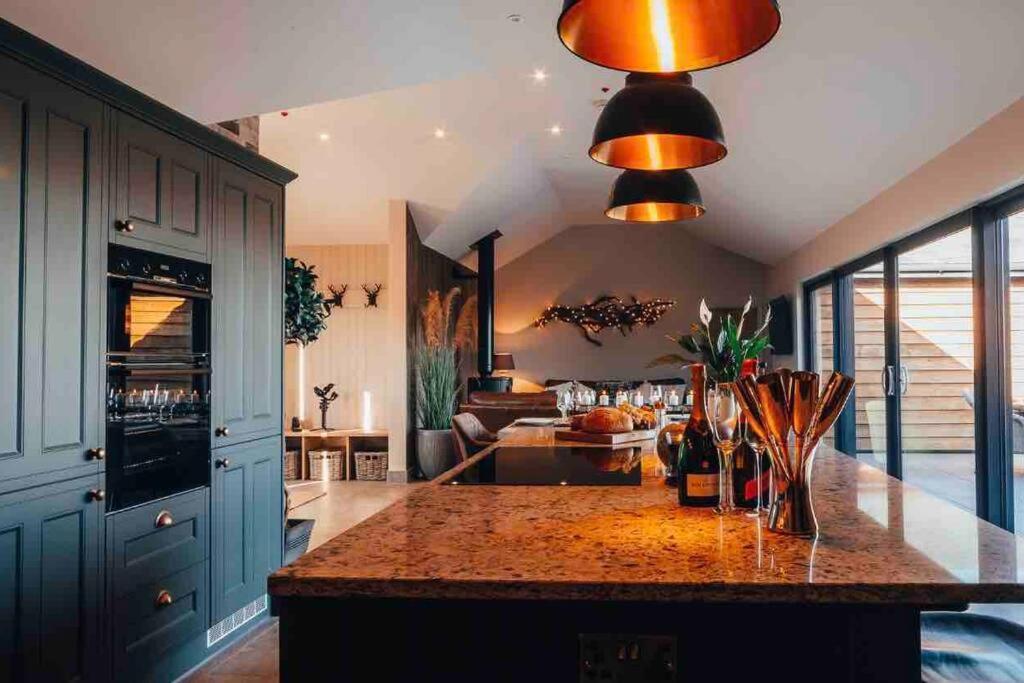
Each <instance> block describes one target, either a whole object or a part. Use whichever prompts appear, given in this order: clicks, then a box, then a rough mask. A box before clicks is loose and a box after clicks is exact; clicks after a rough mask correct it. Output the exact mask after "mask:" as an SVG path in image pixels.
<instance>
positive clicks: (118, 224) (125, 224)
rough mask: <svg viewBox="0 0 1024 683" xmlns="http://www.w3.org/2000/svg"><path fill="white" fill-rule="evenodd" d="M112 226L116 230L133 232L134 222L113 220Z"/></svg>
mask: <svg viewBox="0 0 1024 683" xmlns="http://www.w3.org/2000/svg"><path fill="white" fill-rule="evenodd" d="M114 228H115V229H116V230H117V231H118V232H135V224H134V223H132V222H131V221H114Z"/></svg>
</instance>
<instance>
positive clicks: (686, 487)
mask: <svg viewBox="0 0 1024 683" xmlns="http://www.w3.org/2000/svg"><path fill="white" fill-rule="evenodd" d="M690 377H691V383H692V384H693V409H692V411H691V412H690V421H689V422H687V423H686V430H685V431H684V432H683V442H682V443H681V444H680V446H679V467H678V475H677V476H678V478H679V504H680V505H691V506H696V507H711V506H713V505H717V504H718V472H719V470H718V451H717V450H716V449H715V442H714V439H713V438H712V437H711V425H709V424H708V419H707V416H706V415H705V413H704V390H705V379H704V366H703V365H700V364H695V365H691V366H690Z"/></svg>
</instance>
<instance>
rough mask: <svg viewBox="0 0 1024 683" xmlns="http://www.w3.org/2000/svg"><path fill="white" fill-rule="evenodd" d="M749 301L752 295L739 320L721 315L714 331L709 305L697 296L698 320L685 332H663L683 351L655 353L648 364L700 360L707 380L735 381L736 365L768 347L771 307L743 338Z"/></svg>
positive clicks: (754, 356)
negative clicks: (654, 356) (664, 353)
mask: <svg viewBox="0 0 1024 683" xmlns="http://www.w3.org/2000/svg"><path fill="white" fill-rule="evenodd" d="M753 303H754V300H753V297H751V298H748V299H747V303H746V305H745V306H744V307H743V312H742V313H741V314H740V319H739V321H734V320H733V319H732V316H731V315H727V316H725V318H724V319H723V318H719V321H720V323H721V325H720V329H719V330H718V333H717V334H714V333H712V331H711V320H712V317H713V316H712V314H711V309H710V308H708V305H707V303H706V302H705V301H704V299H701V300H700V323H693V324H692V325H690V332H689V334H679V335H671V334H670V335H666V336H667V337H668V339H669V340H670V341H672V342H674V343H675V344H678V345H679V346H680V347H681V348H682V350H683V352H684V353H685V355H684V354H680V353H669V354H666V355H664V356H659V357H658V358H655V359H654V360H652V361H651V362H650V363H649V364H648V367H655V366H657V365H683V366H685V365H689V364H690V363H694V362H696V363H703V364H704V368H705V374H706V377H707V379H708V381H710V382H734V381H736V380H737V379H739V376H740V367H741V366H742V365H743V361H744V360H748V359H751V358H757V357H758V356H760V355H761V353H762V352H763V351H764V350H765V349H767V348H770V344H769V343H768V342H769V340H768V334H767V333H766V330H767V329H768V322H769V321H770V320H771V309H768V313H767V315H765V318H764V321H763V322H762V323H761V326H760V327H758V328H757V329H756V330H754V332H753V334H751V335H750V336H749V337H747V338H746V339H744V338H743V326H744V323H745V322H746V318H747V314H748V313H750V310H751V308H752V307H753Z"/></svg>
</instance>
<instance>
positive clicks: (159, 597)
mask: <svg viewBox="0 0 1024 683" xmlns="http://www.w3.org/2000/svg"><path fill="white" fill-rule="evenodd" d="M172 604H174V598H172V597H171V594H170V593H169V592H168V591H165V590H162V591H160V592H159V593H157V594H156V606H157V607H169V606H170V605H172Z"/></svg>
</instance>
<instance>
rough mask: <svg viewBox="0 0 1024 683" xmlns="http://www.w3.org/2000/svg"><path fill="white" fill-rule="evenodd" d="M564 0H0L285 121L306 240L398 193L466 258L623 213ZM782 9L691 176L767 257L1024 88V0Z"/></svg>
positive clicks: (590, 73)
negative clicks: (601, 149)
mask: <svg viewBox="0 0 1024 683" xmlns="http://www.w3.org/2000/svg"><path fill="white" fill-rule="evenodd" d="M560 5H561V3H560V2H559V0H506V2H504V3H497V2H493V1H490V0H489V1H484V0H461V1H458V0H432V1H431V2H426V3H425V2H421V1H419V0H416V1H413V0H406V1H399V0H376V1H374V2H365V1H356V0H347V1H341V0H304V2H302V3H289V2H281V0H272V1H271V0H231V1H224V2H209V1H208V0H206V1H203V2H200V1H199V0H179V1H178V2H175V3H165V2H157V1H155V0H150V1H148V2H146V1H140V0H93V1H92V2H91V3H90V4H89V8H88V11H81V10H80V11H79V12H77V13H75V15H74V18H73V19H69V15H68V11H67V2H66V0H0V16H3V17H4V18H5V19H8V20H10V21H13V22H14V23H16V24H18V25H20V26H22V27H23V28H26V29H27V30H29V31H31V32H33V33H36V34H38V35H40V36H42V37H43V38H45V39H47V40H50V41H51V42H54V43H55V44H57V45H58V46H59V47H62V48H63V49H65V50H68V51H69V52H71V53H73V54H75V55H77V56H79V57H82V58H83V59H85V60H86V61H88V62H90V63H92V64H94V65H95V66H97V67H98V68H100V69H102V70H104V71H107V72H109V73H111V74H113V75H115V76H117V77H118V78H121V79H122V80H124V81H126V82H128V83H129V84H131V85H133V86H135V87H137V88H139V89H140V90H142V91H144V92H146V93H148V94H150V95H153V96H154V97H156V98H158V99H160V100H162V101H164V102H166V103H167V104H169V105H171V106H173V107H176V108H178V109H180V110H182V111H184V112H186V113H189V114H190V115H192V116H194V117H196V118H197V119H199V120H202V121H216V120H222V119H227V118H233V117H238V116H243V115H248V114H254V113H267V112H271V113H270V114H267V115H266V116H264V117H263V119H262V127H263V131H262V142H261V144H262V151H263V152H264V154H266V155H267V156H270V157H271V158H274V159H275V160H277V161H279V162H281V163H283V164H285V165H286V166H290V167H291V168H293V169H294V170H296V171H297V172H298V173H299V174H300V179H299V180H298V181H296V183H295V184H293V185H292V186H291V187H290V188H289V195H288V230H289V235H290V240H291V241H294V242H305V243H311V242H321V243H322V242H360V241H383V239H384V225H385V201H386V199H388V198H403V199H408V200H409V201H410V202H411V203H412V207H413V214H414V216H415V218H416V220H417V224H418V225H419V227H420V230H421V233H423V235H424V237H425V240H426V242H427V243H428V244H430V245H432V246H434V247H435V248H438V249H440V250H442V251H444V252H446V253H448V254H450V255H452V256H455V257H458V256H461V255H462V254H463V253H464V252H465V248H466V246H467V245H468V244H469V243H471V242H472V241H474V240H475V239H476V238H477V237H479V236H481V235H484V234H486V233H488V232H490V231H491V230H493V229H494V228H495V227H498V228H500V229H501V230H502V232H504V233H505V234H506V235H507V237H506V238H505V239H503V240H501V241H500V242H499V243H498V244H499V253H498V259H499V262H507V261H508V260H509V259H511V258H514V257H515V256H517V255H518V254H520V253H522V252H523V251H525V250H528V249H529V248H531V247H532V246H534V245H536V244H538V243H540V242H541V241H543V240H544V239H547V238H548V237H550V236H552V235H554V234H556V233H557V232H559V231H561V230H563V229H564V228H565V227H567V226H569V225H576V224H593V223H599V222H602V221H604V220H605V219H604V218H603V216H602V208H603V203H604V201H605V197H606V195H607V191H608V188H609V185H610V183H611V181H612V179H613V178H614V176H615V173H614V172H613V171H610V170H608V169H605V168H602V167H600V166H598V165H597V164H594V163H593V162H591V161H590V160H589V159H588V158H587V157H586V152H585V150H586V148H587V147H588V143H589V138H590V133H591V130H592V127H593V123H594V120H595V119H596V116H597V109H596V108H595V107H594V106H593V104H592V101H593V100H595V99H597V98H600V97H602V96H603V95H602V94H601V91H600V88H601V87H602V86H607V87H611V88H613V90H614V89H617V88H618V87H620V85H621V82H622V75H621V74H618V73H616V72H611V71H606V70H602V69H599V68H597V67H594V66H592V65H589V64H587V63H584V62H583V61H582V60H580V59H578V58H576V57H574V56H573V55H571V54H570V53H569V52H568V51H566V50H565V49H564V48H563V47H562V46H561V45H560V43H559V42H558V40H557V37H556V36H555V30H554V25H555V20H556V18H557V15H558V11H559V9H560ZM782 12H783V23H782V30H781V31H780V33H779V34H778V35H777V36H776V38H775V40H774V41H773V42H772V43H770V44H769V45H768V46H767V47H766V48H765V49H763V50H761V51H760V52H758V53H755V54H754V55H752V56H750V57H748V58H746V59H743V60H740V61H739V62H736V63H734V64H730V65H726V66H724V67H721V68H718V69H713V70H711V71H707V72H701V73H698V74H696V76H695V85H697V86H698V87H699V88H701V89H702V90H703V91H704V92H705V93H706V94H707V95H708V97H709V98H710V99H711V101H712V102H713V103H714V104H715V106H716V108H717V109H718V112H719V114H720V116H721V118H722V121H723V125H724V127H725V133H726V139H727V144H728V146H729V156H728V157H727V158H726V159H725V160H724V161H722V162H720V163H719V164H715V165H714V166H711V167H708V168H705V169H699V170H697V171H695V172H694V175H695V177H696V178H697V181H698V183H699V184H700V186H701V189H702V192H703V195H704V200H705V203H706V204H707V206H708V213H707V214H706V215H705V216H704V217H703V218H701V219H700V220H698V221H695V222H691V223H687V224H682V225H681V226H680V229H683V230H688V231H690V232H691V233H692V234H694V235H695V236H698V237H700V238H702V239H705V240H707V241H709V242H712V243H715V244H718V245H720V246H723V247H726V248H728V249H732V250H733V251H736V252H739V253H742V254H745V255H747V256H750V257H752V258H755V259H758V260H760V261H763V262H766V263H772V262H775V261H777V260H778V259H780V258H781V257H783V256H785V255H786V254H788V253H789V252H791V251H792V250H794V249H795V248H797V247H798V246H800V245H801V244H803V243H804V242H806V241H807V240H808V239H810V238H811V237H813V236H814V235H815V234H816V233H817V232H819V231H820V230H822V229H824V228H826V227H828V226H829V225H830V224H832V223H834V222H835V221H836V220H838V219H840V218H841V217H843V216H845V215H846V214H848V213H850V212H851V211H853V210H854V209H855V208H857V207H858V206H859V205H860V204H862V203H863V202H865V201H867V200H868V199H870V198H872V197H873V196H875V195H876V194H878V193H879V192H880V191H881V190H883V189H885V188H886V187H887V186H889V185H890V184H892V183H893V182H895V181H896V180H898V179H899V178H901V177H902V176H904V175H906V174H907V173H909V172H910V171H912V170H913V169H915V168H916V167H918V166H919V165H921V164H922V163H923V162H925V161H926V160H928V159H930V158H931V157H933V156H934V155H936V154H937V153H939V152H940V151H942V150H943V149H945V148H946V147H948V146H949V145H950V144H952V143H953V142H955V141H956V140H958V139H959V138H960V137H962V136H963V135H965V134H966V133H968V132H969V131H970V130H972V129H973V128H975V127H977V126H978V125H979V124H981V123H982V122H984V121H985V120H986V119H987V118H989V117H990V116H992V115H993V114H995V113H996V112H998V111H1000V110H1001V109H1003V108H1005V107H1006V106H1008V105H1009V104H1011V103H1012V102H1013V101H1015V100H1016V99H1017V98H1019V97H1020V96H1021V94H1022V93H1024V68H1021V67H1022V66H1024V41H1022V40H1020V36H1021V34H1022V33H1024V2H1022V1H1021V0H983V1H981V2H976V3H964V2H962V0H858V1H857V2H853V1H851V0H785V2H784V3H782ZM510 13H519V14H521V15H522V21H521V22H519V23H514V22H511V21H509V20H508V19H507V18H506V17H507V15H508V14H510ZM535 68H544V69H545V70H546V71H547V72H548V73H549V74H550V78H549V79H548V80H547V82H546V83H544V84H537V83H535V82H534V81H533V80H532V79H531V78H530V74H531V72H532V71H533V69H535ZM316 103H326V104H316ZM311 104H312V105H314V106H305V105H311ZM282 109H287V110H288V111H289V116H288V117H287V118H285V117H281V116H280V115H279V114H278V113H277V112H278V111H280V110H282ZM555 123H558V124H561V126H562V127H563V128H564V129H565V131H564V132H563V134H562V135H561V136H558V137H554V136H551V135H550V134H549V133H547V131H546V129H547V128H548V127H549V126H551V125H552V124H555ZM439 126H441V127H444V128H445V129H446V130H447V131H448V132H449V136H448V137H447V138H446V139H444V140H437V139H435V138H434V137H433V130H434V129H435V128H436V127H439ZM322 132H326V133H328V134H329V135H330V140H329V141H326V142H322V141H321V140H320V139H319V134H320V133H322ZM637 229H638V230H642V229H643V227H642V226H638V227H637Z"/></svg>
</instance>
